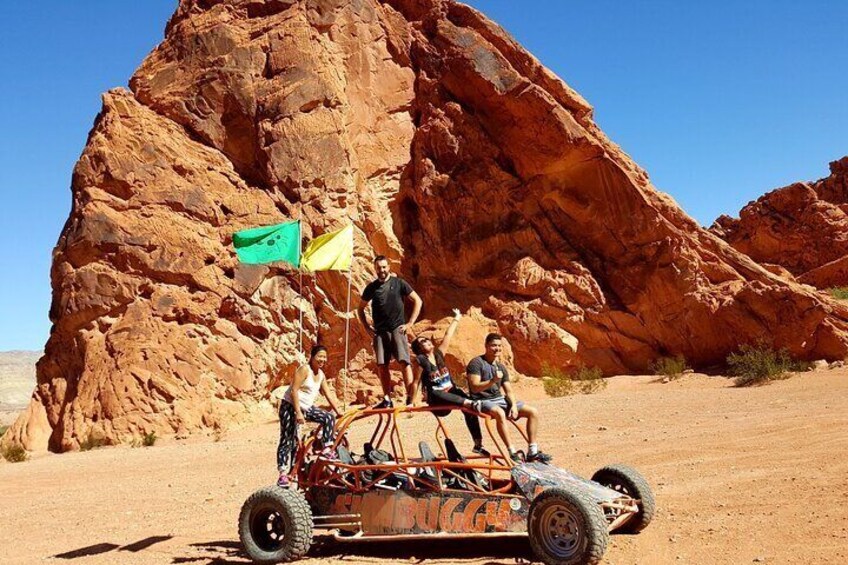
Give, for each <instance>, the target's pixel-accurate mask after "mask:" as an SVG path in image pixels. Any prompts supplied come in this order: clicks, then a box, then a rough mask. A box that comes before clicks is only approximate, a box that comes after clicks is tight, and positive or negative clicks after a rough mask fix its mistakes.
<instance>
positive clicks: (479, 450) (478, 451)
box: [471, 445, 492, 457]
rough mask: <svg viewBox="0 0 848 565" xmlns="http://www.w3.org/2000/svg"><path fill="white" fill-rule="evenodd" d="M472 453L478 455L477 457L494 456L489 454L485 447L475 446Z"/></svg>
mask: <svg viewBox="0 0 848 565" xmlns="http://www.w3.org/2000/svg"><path fill="white" fill-rule="evenodd" d="M471 451H472V452H474V453H476V454H477V455H482V456H483V457H491V456H492V454H491V453H489V452H488V451H487V450H486V448H485V447H483V446H482V445H475V446H474V447H473V448H472V449H471Z"/></svg>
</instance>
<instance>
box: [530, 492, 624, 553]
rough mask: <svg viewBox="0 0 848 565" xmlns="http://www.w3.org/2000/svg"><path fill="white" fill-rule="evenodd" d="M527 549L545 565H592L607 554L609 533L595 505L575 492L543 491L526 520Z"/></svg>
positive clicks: (601, 513) (534, 502)
mask: <svg viewBox="0 0 848 565" xmlns="http://www.w3.org/2000/svg"><path fill="white" fill-rule="evenodd" d="M527 533H528V534H529V535H530V547H532V548H533V552H534V553H535V554H536V556H537V557H538V558H539V559H540V560H541V561H542V562H543V563H545V564H546V565H578V564H580V565H582V564H587V565H592V564H595V563H599V562H600V561H601V559H602V558H603V556H604V553H605V552H606V550H607V543H609V533H608V532H607V522H606V519H605V518H604V513H603V511H602V510H601V507H600V506H598V504H597V503H596V502H595V501H593V500H591V499H589V498H588V497H586V496H585V495H584V494H582V493H580V492H577V491H575V490H571V489H566V488H560V487H553V488H549V489H546V490H544V491H542V492H541V493H540V494H539V495H538V496H537V497H536V498H535V499H533V504H531V505H530V514H529V516H528V517H527Z"/></svg>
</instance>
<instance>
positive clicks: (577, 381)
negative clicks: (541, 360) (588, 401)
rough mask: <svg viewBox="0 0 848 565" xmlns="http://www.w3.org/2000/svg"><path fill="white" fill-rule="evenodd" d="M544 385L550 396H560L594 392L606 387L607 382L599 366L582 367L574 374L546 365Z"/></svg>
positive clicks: (543, 368)
mask: <svg viewBox="0 0 848 565" xmlns="http://www.w3.org/2000/svg"><path fill="white" fill-rule="evenodd" d="M542 386H543V387H544V388H545V393H546V394H547V395H548V396H552V397H554V398H559V397H562V396H569V395H572V394H593V393H596V392H599V391H601V390H603V389H605V388H606V386H607V382H606V381H605V380H604V378H603V373H602V372H601V370H600V369H598V368H597V367H580V368H578V369H577V371H575V372H574V373H572V374H568V373H565V372H564V371H562V370H561V369H557V368H554V367H551V366H549V365H544V366H543V367H542Z"/></svg>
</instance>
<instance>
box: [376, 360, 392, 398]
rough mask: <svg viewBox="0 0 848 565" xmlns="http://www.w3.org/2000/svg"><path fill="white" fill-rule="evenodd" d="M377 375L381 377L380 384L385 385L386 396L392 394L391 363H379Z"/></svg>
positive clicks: (384, 393) (384, 392)
mask: <svg viewBox="0 0 848 565" xmlns="http://www.w3.org/2000/svg"><path fill="white" fill-rule="evenodd" d="M377 376H378V377H380V386H382V387H383V395H384V396H385V397H386V398H389V397H391V395H392V375H391V373H389V364H388V363H386V364H385V365H377Z"/></svg>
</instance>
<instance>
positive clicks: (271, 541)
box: [239, 486, 312, 565]
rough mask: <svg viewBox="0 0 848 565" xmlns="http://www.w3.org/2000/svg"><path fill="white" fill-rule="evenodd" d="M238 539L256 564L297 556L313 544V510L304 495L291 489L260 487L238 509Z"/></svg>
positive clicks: (295, 557) (290, 558)
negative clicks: (239, 509) (239, 510)
mask: <svg viewBox="0 0 848 565" xmlns="http://www.w3.org/2000/svg"><path fill="white" fill-rule="evenodd" d="M239 538H241V543H242V545H244V549H245V551H246V552H247V555H248V556H249V557H250V558H251V559H252V560H253V561H255V562H256V563H262V564H269V565H270V564H271V563H280V562H285V561H294V560H296V559H300V558H301V557H303V556H304V555H306V553H307V552H308V551H309V546H310V545H311V544H312V511H311V510H310V509H309V504H308V503H307V502H306V498H304V496H303V495H302V494H301V493H300V492H299V491H297V490H293V489H291V490H290V489H284V488H281V487H277V486H272V487H265V488H262V489H259V490H258V491H256V492H255V493H253V494H252V495H250V497H249V498H248V499H247V500H246V501H245V503H244V505H243V506H242V508H241V514H239Z"/></svg>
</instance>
